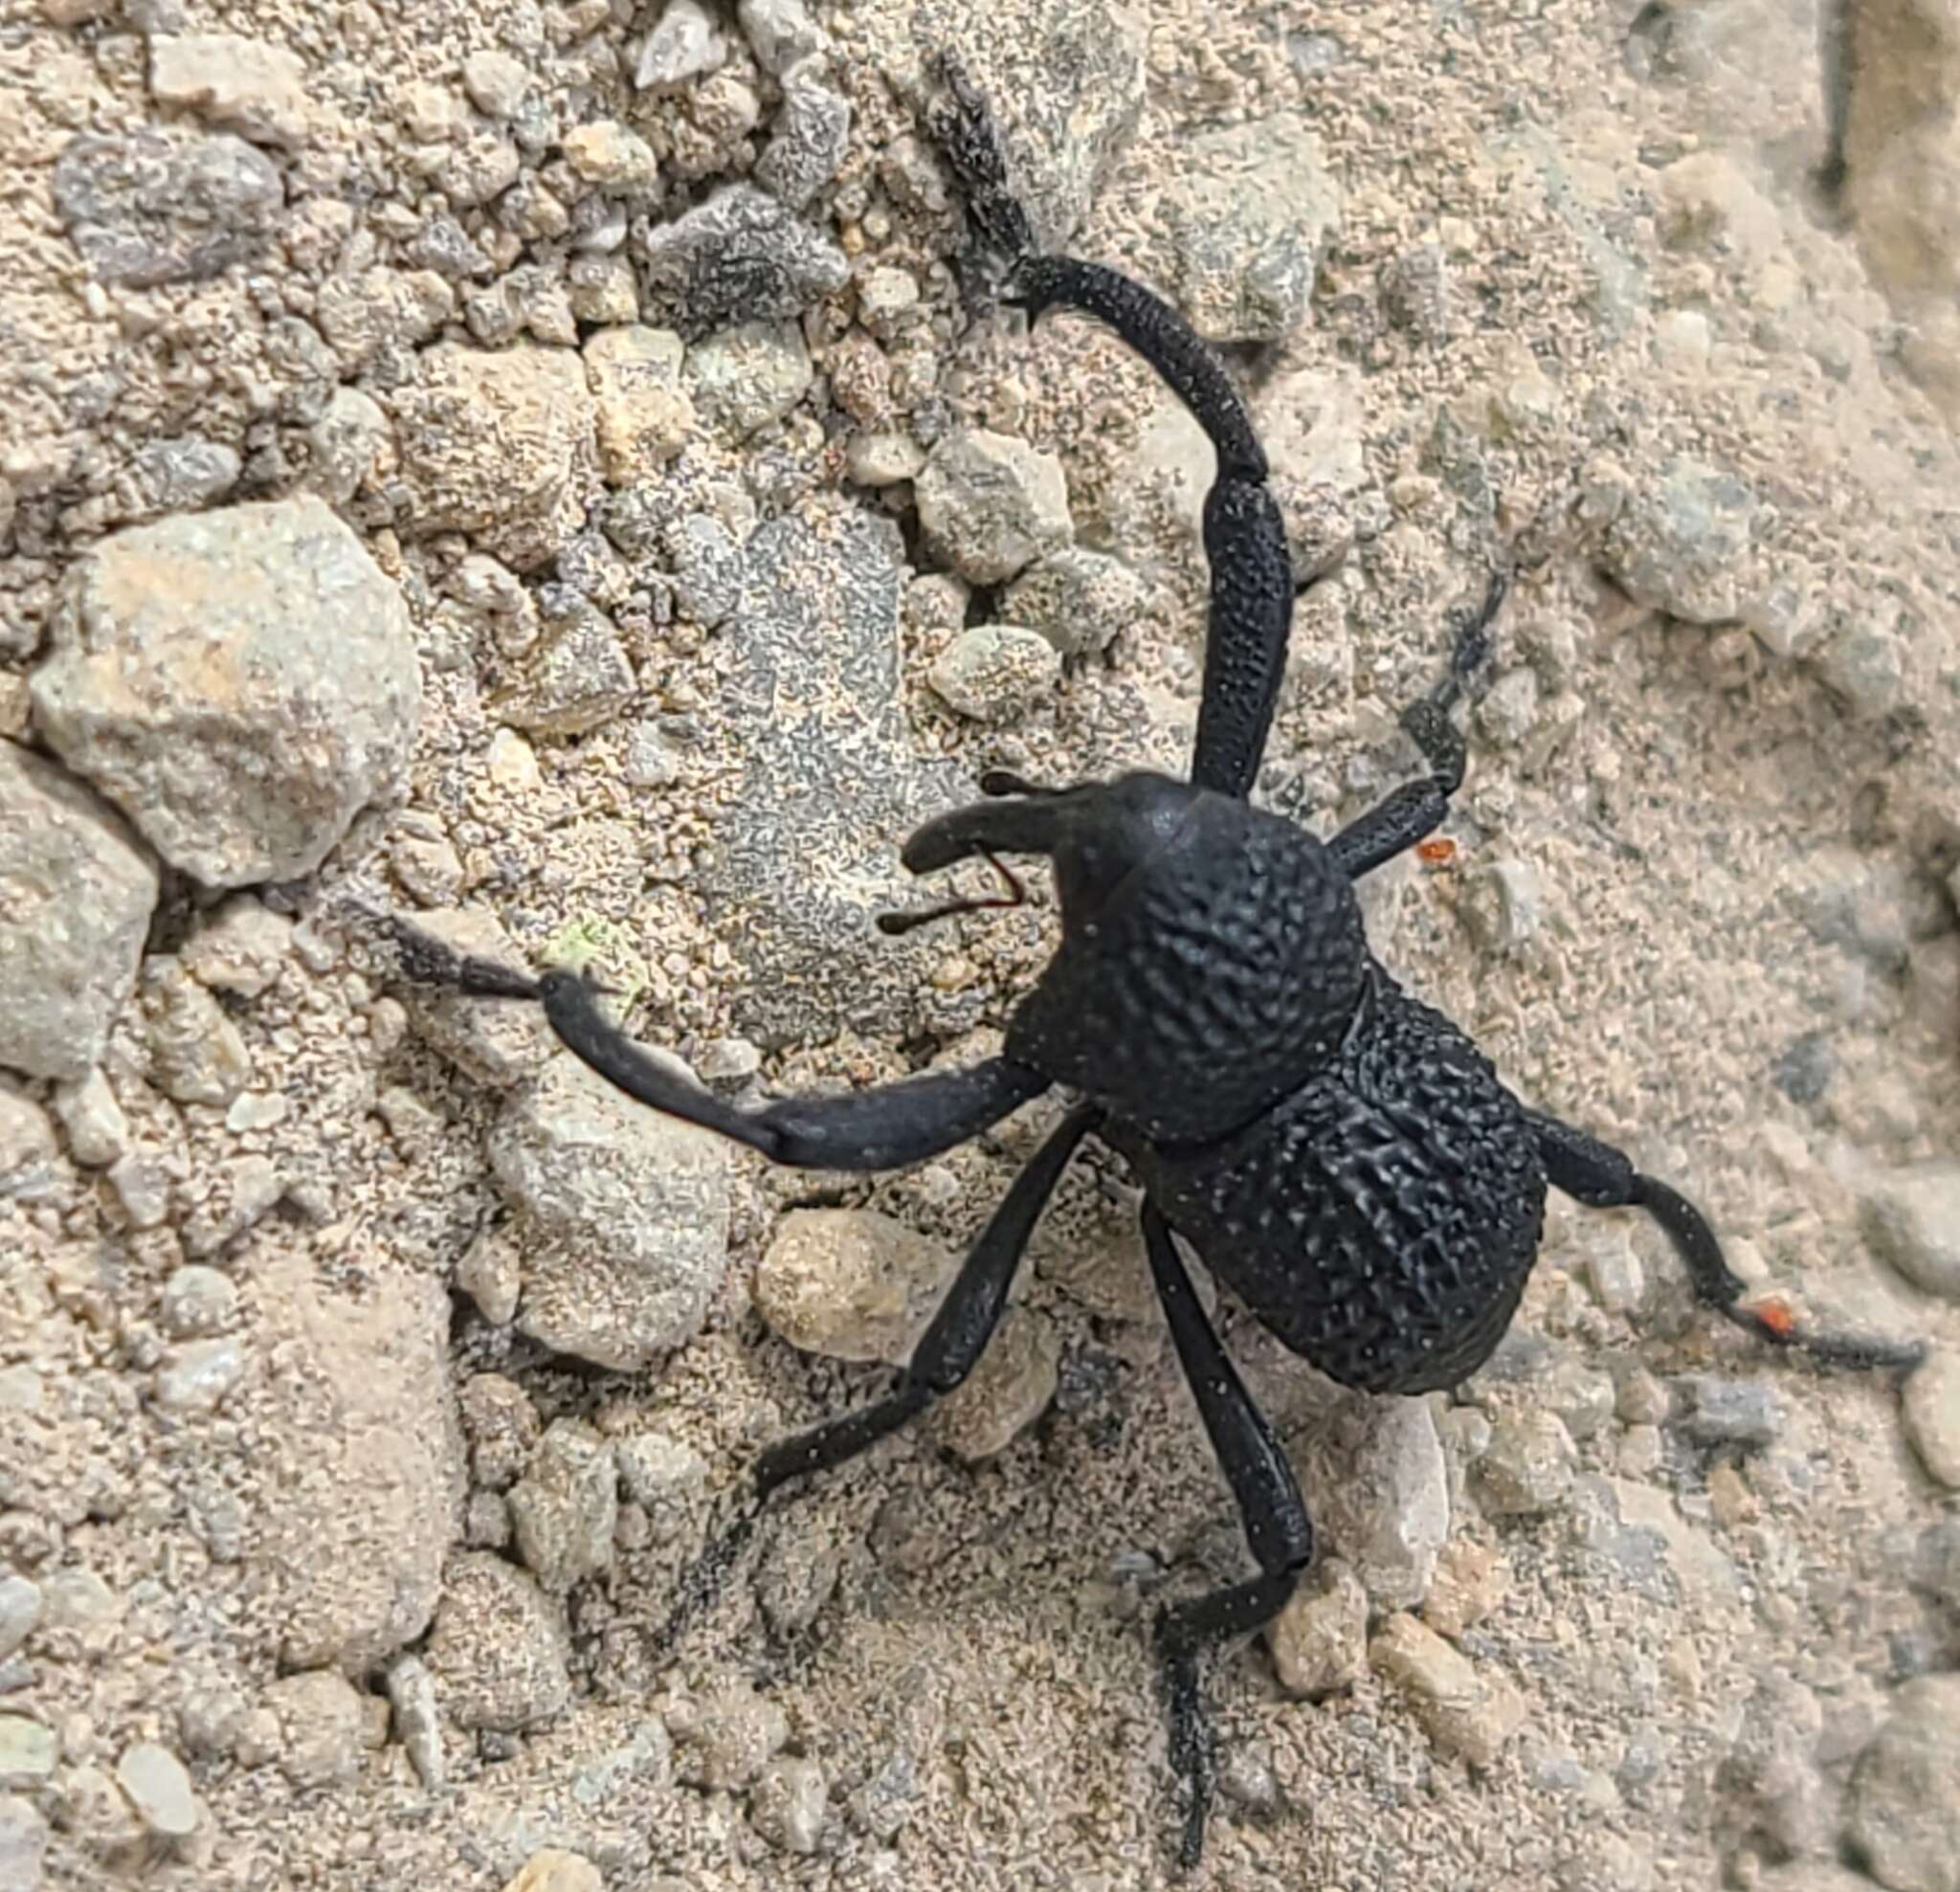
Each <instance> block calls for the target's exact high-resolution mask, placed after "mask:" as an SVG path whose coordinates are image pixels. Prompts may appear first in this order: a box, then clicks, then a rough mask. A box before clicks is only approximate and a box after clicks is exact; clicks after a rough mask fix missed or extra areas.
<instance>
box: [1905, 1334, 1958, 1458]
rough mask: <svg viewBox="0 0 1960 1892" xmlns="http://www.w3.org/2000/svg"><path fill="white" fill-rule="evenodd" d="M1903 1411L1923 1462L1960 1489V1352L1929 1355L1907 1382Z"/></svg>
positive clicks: (1916, 1449) (1907, 1428) (1909, 1433)
mask: <svg viewBox="0 0 1960 1892" xmlns="http://www.w3.org/2000/svg"><path fill="white" fill-rule="evenodd" d="M1900 1412H1901V1416H1902V1417H1903V1418H1904V1422H1905V1436H1906V1437H1907V1438H1909V1439H1910V1440H1911V1441H1912V1449H1913V1450H1914V1451H1915V1452H1917V1453H1918V1454H1919V1461H1920V1463H1921V1464H1923V1465H1924V1466H1925V1467H1926V1468H1927V1471H1928V1472H1929V1473H1930V1474H1931V1475H1932V1476H1933V1478H1935V1479H1937V1480H1939V1482H1940V1483H1941V1484H1943V1485H1945V1486H1947V1488H1948V1489H1949V1490H1950V1491H1960V1353H1953V1352H1945V1351H1942V1352H1935V1353H1933V1354H1931V1355H1929V1356H1928V1357H1927V1361H1926V1363H1925V1364H1924V1365H1923V1366H1921V1367H1920V1368H1919V1369H1917V1370H1916V1371H1915V1372H1914V1373H1913V1375H1912V1377H1911V1378H1910V1379H1909V1380H1907V1381H1906V1382H1905V1391H1904V1395H1903V1397H1902V1399H1901V1402H1900Z"/></svg>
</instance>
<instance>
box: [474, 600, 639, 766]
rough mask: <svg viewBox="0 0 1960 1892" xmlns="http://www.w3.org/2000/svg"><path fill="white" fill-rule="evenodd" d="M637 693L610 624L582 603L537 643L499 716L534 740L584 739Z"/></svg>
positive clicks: (504, 697)
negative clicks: (556, 737) (568, 737)
mask: <svg viewBox="0 0 1960 1892" xmlns="http://www.w3.org/2000/svg"><path fill="white" fill-rule="evenodd" d="M637 687H638V682H637V679H635V676H634V674H633V665H632V663H631V662H629V661H628V659H627V656H626V647H625V645H624V644H622V643H621V642H620V639H619V633H618V631H617V630H616V629H615V628H614V626H613V623H612V619H611V618H609V617H608V616H607V615H606V613H605V612H602V611H599V610H597V609H596V608H595V607H593V606H591V605H589V604H587V603H586V602H585V601H584V600H583V599H580V600H579V601H578V602H577V603H576V604H574V605H573V606H572V607H571V609H570V610H568V612H566V613H565V614H564V615H563V616H562V617H561V618H560V619H559V620H558V622H557V623H555V624H554V625H552V627H551V628H550V630H549V631H547V632H546V634H545V635H544V636H543V637H542V638H540V639H539V641H538V645H537V648H536V649H535V650H533V651H532V652H531V653H530V654H529V656H528V657H526V659H525V661H524V665H523V672H522V674H521V675H520V677H519V678H518V679H517V681H516V682H515V683H514V684H513V685H512V686H511V688H510V690H509V691H508V692H507V693H506V694H504V695H502V696H501V697H500V698H499V699H498V701H497V705H496V707H497V714H498V717H499V718H500V720H501V721H502V722H504V723H509V724H510V725H511V726H512V727H513V728H517V729H527V730H529V731H530V732H531V733H532V734H533V735H539V736H583V735H586V734H588V733H589V732H590V731H591V730H593V729H599V728H603V727H604V726H605V725H606V724H607V723H610V722H612V719H613V718H614V717H615V716H617V715H618V714H619V713H620V711H621V710H623V709H624V708H625V707H626V706H627V704H628V703H630V702H631V701H633V696H634V692H635V689H636V688H637Z"/></svg>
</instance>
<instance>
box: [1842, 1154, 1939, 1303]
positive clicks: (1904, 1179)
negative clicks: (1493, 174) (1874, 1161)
mask: <svg viewBox="0 0 1960 1892" xmlns="http://www.w3.org/2000/svg"><path fill="white" fill-rule="evenodd" d="M1860 1219H1861V1220H1862V1222H1863V1225H1864V1235H1865V1239H1866V1240H1867V1241H1868V1242H1870V1243H1871V1245H1872V1248H1873V1250H1874V1252H1875V1253H1877V1254H1878V1255H1880V1256H1881V1257H1882V1258H1884V1259H1885V1260H1887V1261H1889V1262H1890V1263H1891V1264H1892V1266H1893V1267H1895V1268H1896V1269H1898V1271H1899V1272H1900V1273H1901V1274H1902V1275H1904V1277H1905V1279H1906V1280H1909V1281H1910V1282H1912V1284H1913V1285H1914V1286H1915V1287H1922V1288H1924V1289H1925V1290H1926V1291H1927V1293H1928V1294H1936V1295H1938V1296H1939V1297H1940V1298H1941V1299H1942V1300H1944V1301H1960V1163H1955V1162H1952V1161H1950V1160H1949V1159H1948V1158H1945V1157H1937V1158H1935V1159H1933V1160H1932V1161H1931V1162H1927V1163H1919V1164H1914V1165H1913V1166H1911V1167H1910V1168H1907V1169H1894V1170H1893V1171H1891V1172H1890V1173H1889V1174H1888V1175H1883V1176H1879V1177H1875V1178H1873V1179H1872V1180H1871V1182H1870V1183H1869V1184H1868V1185H1867V1186H1866V1189H1865V1191H1864V1196H1863V1200H1862V1202H1861V1203H1860Z"/></svg>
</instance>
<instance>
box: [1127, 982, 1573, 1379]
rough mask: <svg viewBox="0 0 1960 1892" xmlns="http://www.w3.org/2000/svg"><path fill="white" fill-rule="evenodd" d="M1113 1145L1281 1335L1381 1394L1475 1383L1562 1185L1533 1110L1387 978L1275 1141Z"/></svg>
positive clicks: (1295, 1102) (1279, 1123) (1277, 1110)
mask: <svg viewBox="0 0 1960 1892" xmlns="http://www.w3.org/2000/svg"><path fill="white" fill-rule="evenodd" d="M1112 1141H1115V1142H1118V1143H1119V1144H1123V1145H1125V1146H1126V1147H1127V1150H1128V1153H1129V1154H1131V1156H1132V1158H1133V1160H1136V1162H1137V1167H1138V1169H1139V1170H1140V1172H1141V1173H1142V1175H1143V1177H1144V1181H1145V1184H1146V1187H1147V1189H1148V1191H1149V1193H1150V1195H1151V1198H1152V1199H1153V1200H1154V1201H1155V1202H1156V1203H1157V1205H1158V1207H1159V1208H1160V1209H1161V1210H1162V1211H1163V1213H1164V1214H1165V1217H1166V1218H1167V1219H1168V1220H1169V1222H1170V1224H1171V1225H1172V1226H1173V1227H1174V1228H1176V1229H1177V1230H1178V1231H1179V1233H1180V1234H1182V1235H1185V1236H1186V1237H1187V1238H1188V1239H1189V1240H1190V1241H1191V1242H1192V1245H1193V1246H1194V1247H1195V1248H1196V1249H1197V1251H1198V1253H1199V1254H1200V1255H1201V1256H1202V1257H1203V1258H1204V1259H1205V1262H1206V1265H1207V1266H1209V1267H1210V1268H1211V1270H1212V1272H1213V1273H1214V1275H1216V1276H1217V1277H1218V1279H1219V1280H1222V1281H1224V1282H1225V1283H1226V1284H1227V1285H1228V1286H1230V1287H1231V1288H1232V1289H1233V1291H1234V1292H1235V1293H1236V1294H1237V1295H1238V1296H1239V1297H1240V1298H1241V1299H1242V1300H1243V1301H1244V1302H1246V1304H1247V1305H1248V1306H1249V1307H1251V1308H1252V1310H1253V1311H1254V1312H1255V1313H1256V1314H1257V1315H1258V1318H1259V1319H1260V1320H1261V1321H1262V1322H1263V1323H1264V1324H1266V1326H1268V1327H1269V1328H1271V1329H1272V1331H1273V1332H1274V1333H1275V1334H1276V1335H1278V1336H1279V1338H1280V1339H1281V1341H1283V1342H1284V1343H1285V1344H1286V1346H1287V1347H1291V1348H1292V1349H1293V1351H1294V1352H1296V1353H1299V1354H1301V1355H1303V1357H1304V1358H1306V1359H1307V1360H1309V1361H1311V1362H1312V1363H1313V1365H1315V1366H1316V1367H1318V1368H1319V1369H1321V1370H1322V1371H1323V1372H1325V1373H1326V1374H1328V1375H1329V1376H1330V1377H1332V1378H1334V1379H1336V1380H1339V1381H1341V1382H1342V1383H1343V1384H1344V1385H1347V1386H1352V1387H1359V1388H1361V1389H1363V1390H1364V1391H1370V1392H1424V1391H1430V1390H1432V1389H1434V1388H1437V1387H1446V1386H1451V1385H1454V1384H1456V1383H1457V1382H1458V1381H1459V1380H1461V1379H1464V1378H1465V1377H1467V1376H1468V1375H1469V1374H1470V1373H1471V1372H1473V1371H1475V1370H1476V1369H1477V1368H1478V1367H1479V1366H1481V1364H1482V1363H1483V1361H1484V1360H1485V1359H1486V1358H1488V1356H1489V1354H1490V1351H1491V1349H1492V1348H1493V1347H1496V1345H1497V1343H1498V1341H1499V1340H1500V1338H1502V1336H1503V1331H1504V1328H1505V1326H1506V1325H1507V1324H1509V1322H1510V1318H1511V1315H1512V1313H1513V1312H1514V1311H1515V1309H1516V1307H1517V1304H1518V1297H1519V1296H1520V1294H1521V1293H1522V1292H1523V1290H1524V1286H1525V1280H1526V1276H1527V1275H1528V1274H1529V1273H1530V1271H1531V1263H1532V1261H1533V1259H1534V1258H1535V1257H1536V1255H1537V1252H1538V1241H1539V1235H1540V1233H1541V1231H1542V1229H1543V1226H1544V1216H1545V1190H1546V1180H1545V1170H1544V1166H1543V1165H1542V1163H1541V1162H1540V1160H1539V1155H1538V1148H1537V1145H1536V1143H1535V1142H1534V1140H1533V1138H1532V1136H1531V1132H1530V1129H1529V1127H1528V1125H1527V1124H1526V1121H1525V1118H1524V1114H1523V1111H1522V1109H1521V1107H1520V1105H1519V1104H1518V1102H1517V1100H1516V1099H1514V1098H1513V1097H1512V1096H1511V1095H1510V1093H1509V1092H1508V1091H1506V1090H1505V1089H1504V1087H1503V1085H1502V1084H1501V1083H1500V1082H1499V1081H1498V1079H1497V1074H1496V1072H1495V1071H1494V1070H1493V1069H1492V1068H1491V1065H1490V1062H1489V1060H1488V1059H1487V1058H1485V1057H1483V1055H1482V1054H1481V1052H1479V1051H1478V1050H1477V1048H1476V1046H1474V1045H1473V1044H1471V1042H1470V1041H1469V1040H1468V1039H1467V1038H1466V1037H1464V1036H1463V1035H1462V1034H1461V1033H1460V1032H1459V1031H1458V1030H1457V1028H1456V1027H1455V1026H1454V1025H1452V1024H1451V1023H1450V1021H1449V1020H1448V1019H1446V1018H1444V1017H1443V1016H1442V1015H1441V1014H1440V1013H1437V1012H1434V1011H1432V1010H1430V1008H1429V1007H1427V1006H1425V1005H1421V1004H1418V1003H1417V1002H1416V1001H1415V1000H1414V999H1412V998H1410V997H1409V996H1408V994H1407V993H1405V992H1404V991H1402V990H1401V988H1400V987H1398V986H1397V985H1396V984H1395V983H1394V981H1393V980H1392V979H1391V978H1390V977H1389V976H1388V974H1387V973H1385V972H1383V971H1382V970H1381V969H1380V968H1379V967H1376V968H1373V970H1372V973H1371V976H1370V981H1369V988H1368V991H1367V992H1366V994H1365V995H1364V997H1363V1000H1362V1003H1361V1006H1360V1008H1359V1009H1358V1011H1357V1013H1356V1015H1355V1018H1354V1021H1353V1024H1352V1025H1351V1026H1350V1028H1349V1030H1348V1035H1347V1038H1346V1041H1345V1043H1344V1045H1343V1047H1342V1049H1341V1052H1340V1054H1339V1056H1338V1057H1337V1058H1336V1060H1335V1061H1334V1062H1333V1063H1332V1064H1331V1065H1330V1066H1329V1068H1328V1069H1327V1070H1325V1072H1324V1073H1323V1074H1322V1075H1320V1076H1317V1077H1315V1078H1314V1079H1312V1080H1309V1081H1308V1082H1307V1083H1306V1084H1304V1085H1303V1086H1302V1087H1301V1088H1299V1089H1298V1090H1295V1091H1293V1092H1291V1093H1289V1094H1288V1095H1287V1096H1286V1097H1284V1098H1282V1099H1281V1101H1280V1102H1279V1103H1277V1104H1276V1105H1275V1106H1274V1108H1273V1109H1272V1110H1271V1111H1269V1112H1268V1113H1267V1114H1266V1115H1265V1116H1263V1117H1261V1118H1260V1119H1259V1120H1258V1123H1256V1124H1251V1125H1249V1126H1248V1127H1247V1128H1246V1129H1245V1130H1243V1131H1241V1132H1240V1133H1239V1134H1238V1135H1236V1136H1235V1137H1232V1138H1229V1139H1227V1140H1225V1141H1224V1142H1222V1143H1217V1144H1211V1145H1207V1146H1204V1147H1202V1148H1198V1149H1192V1148H1189V1147H1187V1148H1184V1149H1171V1150H1167V1149H1164V1148H1162V1147H1158V1148H1154V1149H1153V1148H1149V1147H1147V1146H1143V1147H1133V1146H1128V1145H1127V1140H1126V1139H1125V1138H1123V1137H1122V1136H1121V1135H1120V1134H1119V1135H1117V1136H1116V1137H1114V1138H1112Z"/></svg>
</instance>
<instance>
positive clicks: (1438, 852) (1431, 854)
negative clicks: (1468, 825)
mask: <svg viewBox="0 0 1960 1892" xmlns="http://www.w3.org/2000/svg"><path fill="white" fill-rule="evenodd" d="M1415 852H1416V855H1417V856H1418V857H1420V858H1421V859H1422V861H1423V862H1424V863H1425V864H1426V865H1428V866H1431V867H1440V866H1441V865H1442V864H1443V862H1444V861H1446V860H1453V859H1455V858H1456V854H1457V844H1456V842H1455V841H1453V840H1450V839H1448V838H1447V837H1439V838H1438V839H1437V840H1434V841H1417V842H1416V844H1415Z"/></svg>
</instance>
